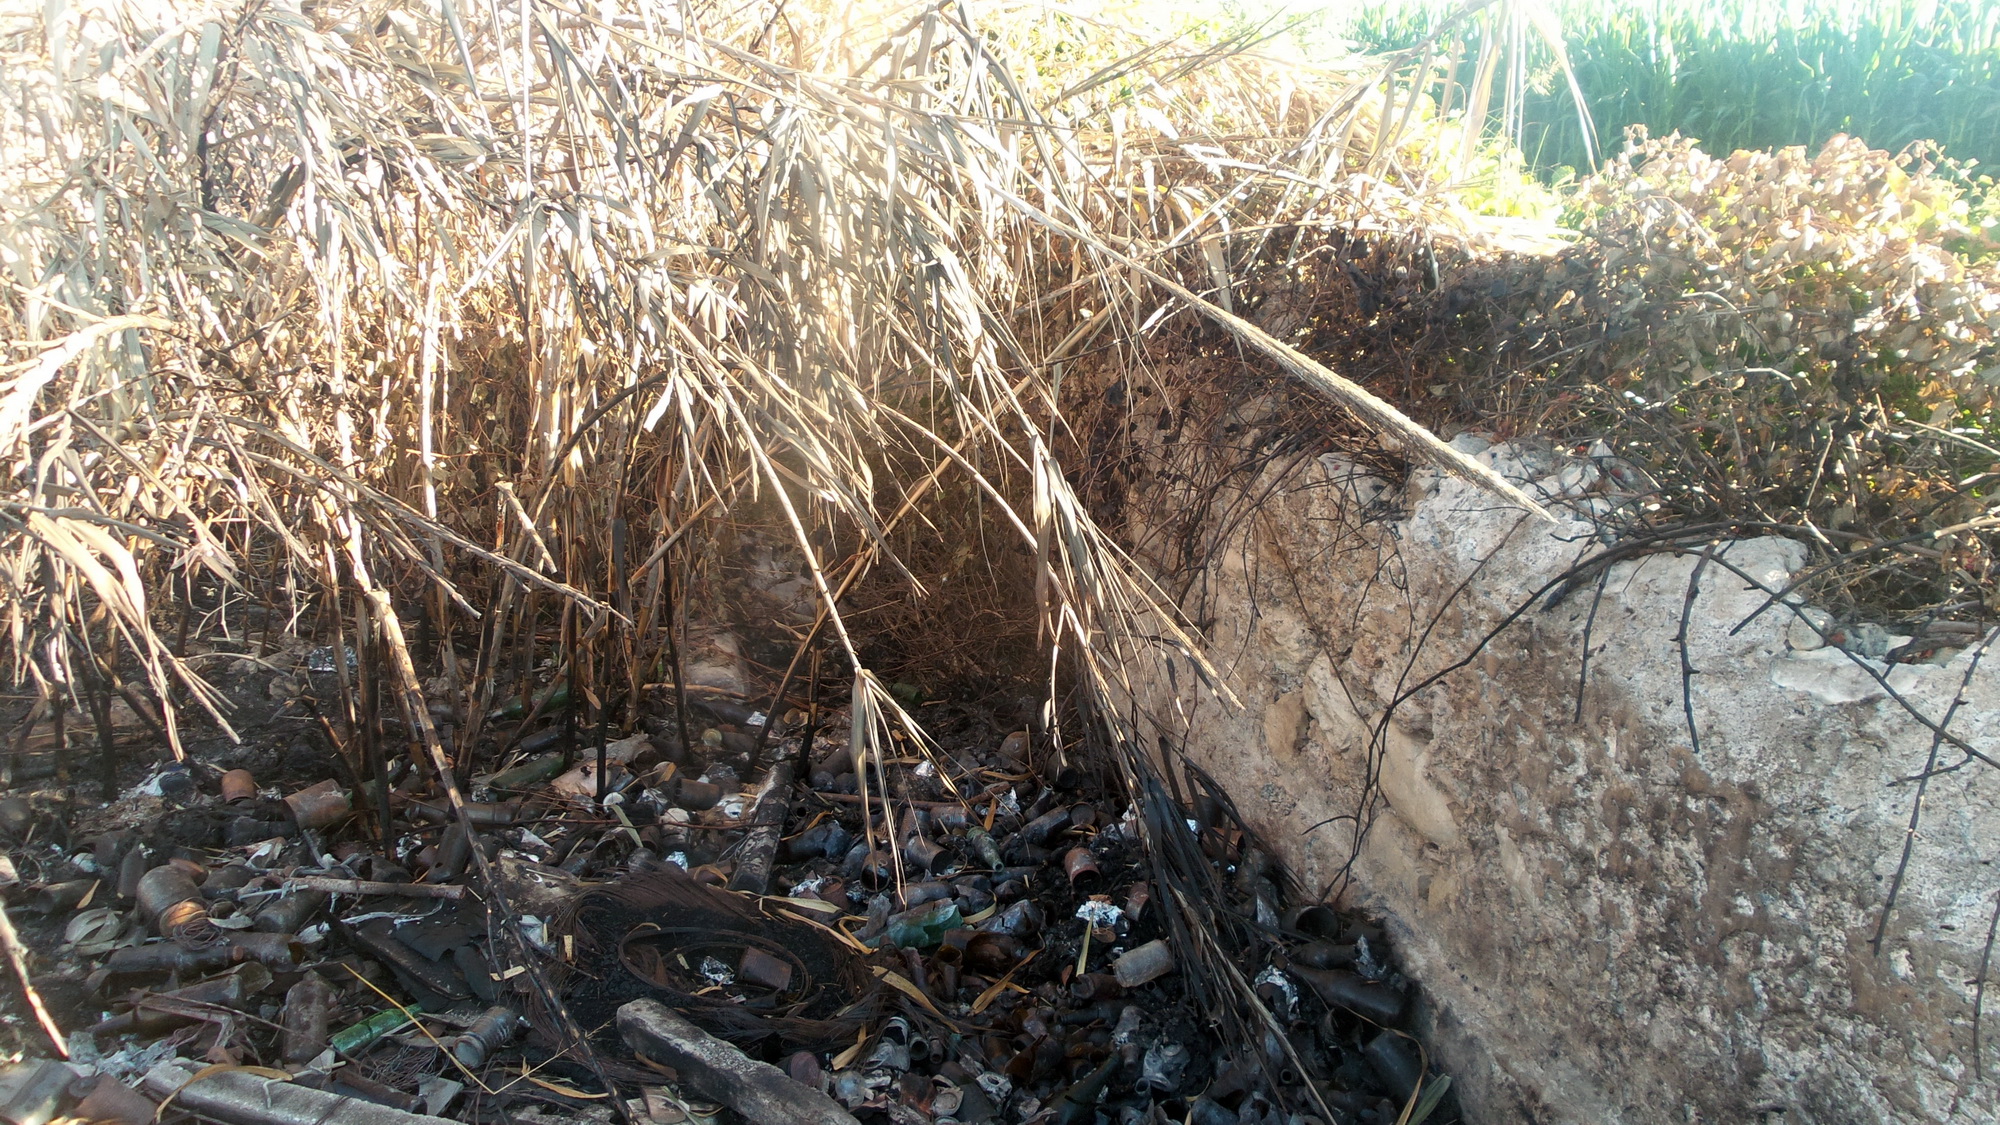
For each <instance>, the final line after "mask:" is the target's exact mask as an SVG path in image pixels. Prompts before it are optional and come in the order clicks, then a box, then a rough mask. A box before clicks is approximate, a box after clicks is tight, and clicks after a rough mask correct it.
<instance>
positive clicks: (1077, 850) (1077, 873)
mask: <svg viewBox="0 0 2000 1125" xmlns="http://www.w3.org/2000/svg"><path fill="white" fill-rule="evenodd" d="M1063 870H1064V871H1065V872H1067V873H1068V874H1069V882H1070V886H1073V887H1075V886H1092V885H1095V884H1096V883H1097V882H1098V881H1099V880H1100V879H1102V878H1103V876H1102V874H1101V873H1099V871H1098V870H1097V857H1096V856H1094V855H1092V854H1090V849H1089V848H1087V847H1084V846H1082V845H1080V844H1079V845H1078V846H1076V847H1074V848H1071V849H1070V850H1069V851H1068V853H1067V854H1065V855H1064V856H1063Z"/></svg>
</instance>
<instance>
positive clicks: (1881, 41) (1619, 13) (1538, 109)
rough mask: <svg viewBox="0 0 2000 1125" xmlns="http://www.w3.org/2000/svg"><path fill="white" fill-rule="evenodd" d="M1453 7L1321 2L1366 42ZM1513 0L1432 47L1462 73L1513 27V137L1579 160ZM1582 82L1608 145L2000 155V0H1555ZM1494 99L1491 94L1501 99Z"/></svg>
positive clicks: (1462, 76) (1374, 46) (1543, 56)
mask: <svg viewBox="0 0 2000 1125" xmlns="http://www.w3.org/2000/svg"><path fill="white" fill-rule="evenodd" d="M1457 7H1458V6H1457V5H1440V4H1428V3H1421V2H1419V3H1398V4H1386V5H1382V4H1378V5H1372V6H1368V7H1364V8H1361V9H1358V10H1356V11H1354V12H1353V14H1351V15H1342V14H1340V13H1337V12H1331V11H1330V12H1329V13H1328V15H1327V24H1328V29H1329V30H1332V31H1335V32H1336V33H1339V34H1341V35H1342V36H1344V37H1345V38H1346V39H1347V40H1349V41H1350V42H1351V43H1353V44H1354V45H1355V46H1356V47H1358V48H1361V49H1363V50H1382V49H1399V48H1403V47H1408V46H1411V45H1413V44H1416V43H1419V42H1421V41H1422V40H1423V39H1424V38H1425V37H1426V36H1427V35H1429V34H1430V32H1431V30H1432V29H1433V28H1434V27H1436V26H1437V24H1438V22H1439V20H1440V18H1441V17H1442V16H1443V15H1444V14H1445V13H1447V12H1449V11H1451V10H1454V9H1456V8H1457ZM1506 8H1507V3H1506V2H1504V0H1503V3H1500V4H1496V5H1494V6H1493V8H1491V9H1489V10H1488V11H1487V12H1485V13H1482V14H1481V16H1480V17H1478V18H1474V19H1472V20H1469V21H1466V22H1464V23H1463V24H1462V25H1461V28H1460V32H1459V33H1457V34H1453V35H1451V36H1449V37H1448V38H1447V39H1446V40H1444V41H1443V42H1441V43H1440V46H1443V47H1445V48H1446V49H1450V48H1451V47H1452V45H1453V43H1454V41H1459V40H1469V41H1470V45H1471V46H1472V47H1474V48H1475V49H1473V50H1460V51H1458V52H1457V55H1458V57H1459V58H1460V59H1462V60H1465V61H1464V62H1463V63H1462V64H1461V65H1460V67H1459V68H1458V73H1457V77H1458V79H1459V81H1460V82H1468V81H1470V79H1471V77H1472V73H1471V72H1472V66H1473V63H1472V61H1471V60H1472V59H1473V58H1475V57H1476V55H1477V53H1478V52H1477V50H1476V47H1477V45H1478V43H1479V40H1480V39H1481V38H1482V37H1485V36H1509V35H1512V36H1515V37H1517V38H1518V39H1519V41H1520V42H1522V43H1525V44H1526V45H1527V46H1528V48H1529V49H1528V56H1529V58H1530V63H1531V65H1530V66H1529V67H1528V69H1527V71H1526V73H1525V76H1524V80H1523V81H1522V83H1521V88H1522V95H1523V96H1522V98H1521V101H1520V105H1521V110H1520V136H1521V140H1522V144H1523V148H1524V149H1525V150H1526V152H1527V154H1528V156H1529V157H1530V158H1531V159H1532V160H1533V161H1534V162H1535V163H1536V164H1537V165H1538V166H1539V167H1542V168H1544V169H1550V168H1555V167H1558V166H1563V165H1567V166H1570V167H1573V168H1577V169H1579V170H1580V169H1582V168H1583V167H1584V165H1585V164H1586V157H1585V154H1584V147H1583V141H1582V136H1581V133H1580V130H1579V128H1578V124H1577V118H1576V114H1575V110H1574V108H1573V106H1572V104H1571V99H1570V94H1569V91H1568V88H1567V84H1566V83H1565V81H1564V80H1563V78H1562V76H1561V73H1560V68H1559V66H1558V64H1557V63H1556V61H1555V58H1554V55H1553V52H1551V51H1549V50H1548V49H1547V48H1546V47H1545V46H1543V45H1542V44H1541V42H1540V40H1539V38H1538V36H1537V35H1536V34H1535V33H1534V32H1532V31H1528V32H1526V33H1524V31H1523V28H1522V25H1523V24H1525V23H1528V22H1530V21H1528V20H1526V19H1522V20H1518V21H1514V22H1513V23H1511V24H1510V22H1509V21H1508V20H1507V19H1506V18H1505V9H1506ZM1541 10H1542V11H1546V12H1548V13H1550V14H1552V15H1553V16H1554V17H1555V19H1556V21H1557V22H1558V23H1559V24H1560V27H1561V34H1562V38H1563V40H1564V43H1565V45H1566V48H1567V50H1568V53H1569V61H1570V65H1571V66H1572V68H1573V69H1574V72H1575V75H1576V80H1577V84H1578V85H1579V87H1580V88H1581V89H1582V91H1583V93H1584V96H1585V98H1586V100H1587V101H1588V103H1589V107H1590V110H1591V114H1592V116H1593V118H1594V119H1595V121H1596V126H1597V150H1598V152H1599V153H1600V154H1603V153H1605V152H1607V151H1610V152H1615V151H1616V150H1617V148H1618V146H1619V145H1620V144H1621V143H1622V134H1623V130H1624V128H1625V126H1627V125H1632V124H1643V125H1645V126H1646V127H1647V128H1648V129H1649V130H1651V131H1652V132H1653V133H1654V134H1655V135H1664V134H1666V133H1669V132H1672V131H1674V130H1679V131H1680V132H1682V133H1684V134H1687V135H1689V136H1692V137H1695V138H1697V139H1698V140H1699V141H1700V142H1701V143H1702V146H1703V147H1704V148H1705V149H1707V150H1708V151H1710V152H1718V153H1727V152H1729V151H1731V150H1733V149H1738V148H1770V147H1775V146H1782V145H1794V144H1796V145H1806V146H1808V147H1810V148H1817V147H1818V146H1819V145H1820V144H1822V143H1823V142H1824V141H1825V140H1826V139H1827V138H1828V137H1830V136H1833V135H1834V134H1836V133H1847V134H1850V135H1854V136H1858V137H1860V138H1861V139H1863V140H1864V141H1866V142H1867V143H1868V144H1869V145H1871V146H1873V147H1876V148H1885V149H1889V150H1892V151H1894V150H1898V149H1901V148H1903V147H1904V146H1906V145H1909V144H1911V143H1913V142H1917V141H1935V142H1937V143H1939V144H1941V145H1943V146H1944V149H1945V152H1946V154H1947V155H1950V156H1953V157H1958V158H1961V159H1966V158H1970V159H1976V160H1978V161H1979V162H1980V163H1981V164H1983V165H1987V166H1992V165H1995V164H2000V4H1995V3H1990V2H1984V0H1977V2H1975V0H1961V2H1959V3H1951V2H1949V0H1945V2H1940V0H1860V2H1842V0H1794V2H1792V3H1769V2H1757V0H1709V2H1706V3H1676V2H1673V0H1555V2H1554V3H1553V5H1552V6H1549V7H1546V8H1542V9H1541ZM1500 104H1501V99H1499V98H1497V97H1496V98H1495V99H1494V106H1495V112H1496V113H1498V112H1499V111H1500V110H1499V106H1500Z"/></svg>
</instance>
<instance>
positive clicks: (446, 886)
mask: <svg viewBox="0 0 2000 1125" xmlns="http://www.w3.org/2000/svg"><path fill="white" fill-rule="evenodd" d="M285 885H286V886H288V887H296V888H298V889H299V890H302V891H321V892H323V893H326V894H334V895H399V896H402V897H404V898H463V897H464V896H465V888H464V887H463V886H461V885H459V884H456V883H378V882H376V881H374V880H372V879H335V878H331V877H328V876H324V875H294V876H292V877H291V878H289V879H287V880H285Z"/></svg>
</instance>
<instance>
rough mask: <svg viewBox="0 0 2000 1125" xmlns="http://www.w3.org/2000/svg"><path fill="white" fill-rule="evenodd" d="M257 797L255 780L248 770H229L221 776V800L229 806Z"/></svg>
mask: <svg viewBox="0 0 2000 1125" xmlns="http://www.w3.org/2000/svg"><path fill="white" fill-rule="evenodd" d="M255 796H257V779H256V778H255V777H254V776H252V775H251V773H250V771H249V770H230V771H229V772H228V773H225V774H223V775H222V799H223V800H224V801H227V802H229V803H231V804H234V803H236V802H237V801H248V800H250V799H252V798H254V797H255Z"/></svg>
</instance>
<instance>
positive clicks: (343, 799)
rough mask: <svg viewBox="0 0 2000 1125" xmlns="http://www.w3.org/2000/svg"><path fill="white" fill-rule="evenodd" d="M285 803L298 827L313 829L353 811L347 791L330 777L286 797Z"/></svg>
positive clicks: (344, 817) (324, 825)
mask: <svg viewBox="0 0 2000 1125" xmlns="http://www.w3.org/2000/svg"><path fill="white" fill-rule="evenodd" d="M285 805H286V807H288V808H290V809H291V810H292V820H293V821H294V822H296V823H297V824H298V826H299V827H300V828H306V829H314V830H317V829H321V828H328V827H331V826H333V825H335V824H338V823H340V822H341V821H342V820H345V819H346V818H347V817H348V816H349V815H350V814H352V813H353V812H354V806H353V804H352V803H351V802H349V801H348V799H347V791H346V790H344V789H342V788H341V787H340V783H339V782H338V781H335V780H334V779H332V778H330V777H329V778H327V779H326V780H325V781H322V782H320V783H319V784H317V785H313V786H310V787H308V788H305V789H301V790H299V791H298V792H296V793H294V794H292V795H291V796H289V797H286V798H285Z"/></svg>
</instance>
